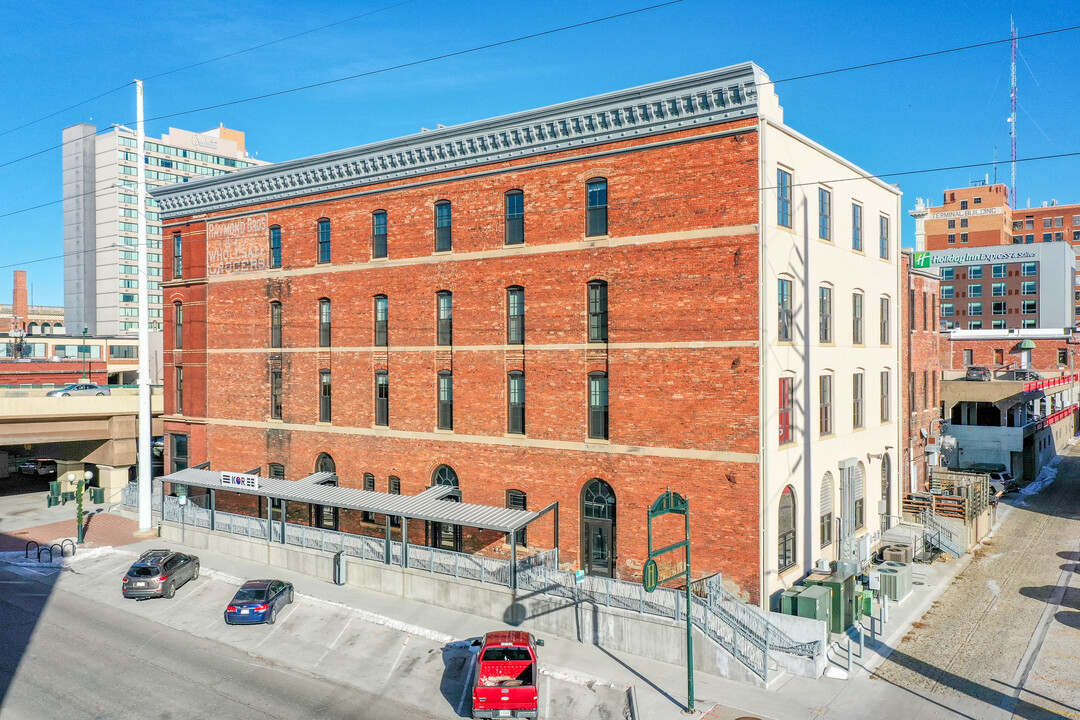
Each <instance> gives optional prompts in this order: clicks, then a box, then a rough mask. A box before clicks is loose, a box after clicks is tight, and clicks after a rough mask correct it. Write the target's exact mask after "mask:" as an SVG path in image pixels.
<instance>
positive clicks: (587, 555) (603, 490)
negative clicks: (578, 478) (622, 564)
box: [581, 478, 616, 577]
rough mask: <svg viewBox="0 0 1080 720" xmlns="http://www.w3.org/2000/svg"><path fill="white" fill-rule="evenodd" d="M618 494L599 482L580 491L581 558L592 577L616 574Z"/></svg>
mask: <svg viewBox="0 0 1080 720" xmlns="http://www.w3.org/2000/svg"><path fill="white" fill-rule="evenodd" d="M615 514H616V513H615V491H614V490H612V489H611V486H610V485H608V484H607V483H606V482H604V481H603V480H601V479H599V478H593V479H592V480H590V481H589V482H587V483H586V484H585V487H584V488H582V489H581V558H582V562H581V564H582V566H583V567H584V569H585V572H586V573H588V574H590V575H603V576H604V577H614V574H615Z"/></svg>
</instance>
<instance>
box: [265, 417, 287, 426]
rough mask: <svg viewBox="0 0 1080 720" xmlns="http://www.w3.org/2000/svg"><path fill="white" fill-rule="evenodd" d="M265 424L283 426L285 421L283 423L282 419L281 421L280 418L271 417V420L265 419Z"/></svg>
mask: <svg viewBox="0 0 1080 720" xmlns="http://www.w3.org/2000/svg"><path fill="white" fill-rule="evenodd" d="M266 422H270V423H274V424H276V425H284V424H285V421H284V420H283V419H281V418H274V417H272V418H267V419H266Z"/></svg>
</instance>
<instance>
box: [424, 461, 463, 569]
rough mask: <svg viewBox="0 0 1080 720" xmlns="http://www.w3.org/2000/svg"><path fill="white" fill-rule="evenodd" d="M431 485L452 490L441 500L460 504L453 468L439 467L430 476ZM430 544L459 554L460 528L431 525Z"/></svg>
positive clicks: (458, 526) (442, 524)
mask: <svg viewBox="0 0 1080 720" xmlns="http://www.w3.org/2000/svg"><path fill="white" fill-rule="evenodd" d="M431 484H432V485H449V486H450V487H452V488H454V490H453V491H451V492H450V493H449V494H448V495H446V496H445V497H443V500H447V501H449V502H461V490H460V489H458V476H457V473H456V472H454V468H452V467H450V466H449V465H440V466H439V467H437V468H435V472H433V473H432V474H431ZM431 544H432V546H433V547H437V548H441V549H443V550H453V551H454V552H461V526H460V525H451V524H449V523H431Z"/></svg>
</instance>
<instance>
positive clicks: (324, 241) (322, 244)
mask: <svg viewBox="0 0 1080 720" xmlns="http://www.w3.org/2000/svg"><path fill="white" fill-rule="evenodd" d="M318 234H319V249H318V258H317V262H319V263H328V262H330V219H329V218H320V219H319V230H318Z"/></svg>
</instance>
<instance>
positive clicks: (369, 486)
mask: <svg viewBox="0 0 1080 720" xmlns="http://www.w3.org/2000/svg"><path fill="white" fill-rule="evenodd" d="M364 489H365V490H369V491H371V492H374V491H375V476H374V475H372V474H371V473H364ZM360 520H361V521H363V522H375V515H374V514H373V513H369V512H367V511H364V512H361V513H360Z"/></svg>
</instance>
